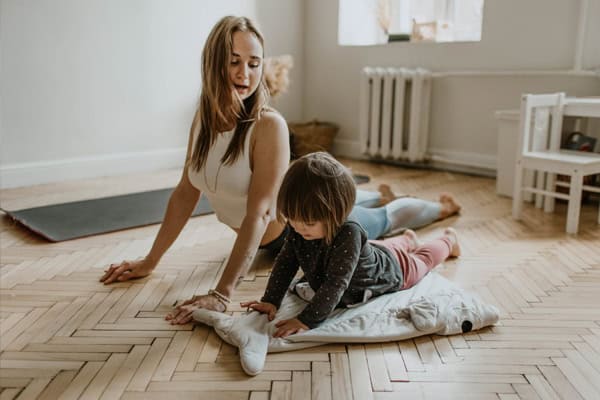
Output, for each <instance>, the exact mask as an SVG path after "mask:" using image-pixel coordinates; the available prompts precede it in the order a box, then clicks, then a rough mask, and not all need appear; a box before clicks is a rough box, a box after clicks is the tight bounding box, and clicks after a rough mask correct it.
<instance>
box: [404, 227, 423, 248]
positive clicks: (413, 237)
mask: <svg viewBox="0 0 600 400" xmlns="http://www.w3.org/2000/svg"><path fill="white" fill-rule="evenodd" d="M402 235H404V236H405V237H406V238H407V239H408V241H409V243H410V246H409V248H408V251H409V252H411V251H415V250H416V249H417V248H418V247H419V246H421V242H420V241H419V237H418V236H417V234H416V233H415V231H413V230H412V229H406V230H405V231H404V233H403V234H402Z"/></svg>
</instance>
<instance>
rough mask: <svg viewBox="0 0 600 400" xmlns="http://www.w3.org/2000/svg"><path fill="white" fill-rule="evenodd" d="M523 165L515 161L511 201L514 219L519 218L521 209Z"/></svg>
mask: <svg viewBox="0 0 600 400" xmlns="http://www.w3.org/2000/svg"><path fill="white" fill-rule="evenodd" d="M523 172H524V171H523V166H522V164H521V161H520V160H518V161H517V165H516V166H515V180H514V182H513V203H512V216H513V218H514V219H516V220H519V219H521V211H522V209H523V188H522V186H523Z"/></svg>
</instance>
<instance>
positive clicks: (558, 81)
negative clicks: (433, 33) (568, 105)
mask: <svg viewBox="0 0 600 400" xmlns="http://www.w3.org/2000/svg"><path fill="white" fill-rule="evenodd" d="M580 1H581V0H580ZM580 1H564V0H528V1H520V0H486V1H485V6H484V7H485V8H484V21H483V34H482V41H481V42H470V43H443V44H442V43H406V42H404V43H402V42H397V43H392V44H387V45H380V46H368V47H360V46H359V47H348V46H339V45H338V44H337V16H338V2H337V1H327V2H323V1H320V0H308V3H307V5H306V10H305V13H306V14H305V15H306V23H305V41H306V43H307V45H306V51H305V59H306V68H305V77H304V81H305V95H304V117H305V119H312V118H318V119H323V120H329V121H333V122H336V123H338V124H340V126H341V130H340V133H339V137H338V139H337V140H336V146H335V152H336V153H337V154H344V155H348V156H353V157H359V156H360V153H359V131H358V115H359V109H358V107H359V83H358V80H359V76H360V71H361V69H362V68H363V67H365V66H407V67H417V66H420V67H425V68H428V69H430V70H432V71H433V72H434V73H436V76H437V77H436V78H435V79H434V84H433V92H432V116H431V121H430V127H431V137H430V142H429V143H430V151H431V152H432V153H433V154H434V155H436V156H437V157H438V158H444V159H446V160H447V161H450V164H452V162H456V164H460V165H472V166H474V167H481V168H484V169H494V168H495V163H496V143H497V138H496V122H495V120H494V111H495V110H500V109H510V108H518V106H519V99H520V94H521V93H523V92H528V91H531V92H544V91H557V90H564V91H567V93H568V94H569V95H591V94H595V95H600V79H599V78H598V76H587V77H579V76H576V74H572V73H570V72H565V71H571V70H572V69H573V68H574V65H575V58H576V57H575V54H576V47H577V35H578V26H579V25H580V24H579V16H580V8H579V6H580ZM588 1H589V3H588V9H587V13H586V15H585V18H586V20H587V24H586V32H585V36H584V41H583V42H582V43H583V46H582V50H583V55H582V57H581V59H582V67H583V68H584V69H595V68H600V45H599V44H598V43H599V42H598V39H597V38H598V37H600V25H599V24H598V23H597V21H598V20H600V0H588ZM506 70H509V71H514V72H515V73H514V74H510V73H509V74H505V73H504V72H502V71H506ZM464 71H473V73H466V74H463V73H461V72H464ZM495 71H496V72H495ZM536 71H537V72H536ZM481 73H483V75H482V74H481Z"/></svg>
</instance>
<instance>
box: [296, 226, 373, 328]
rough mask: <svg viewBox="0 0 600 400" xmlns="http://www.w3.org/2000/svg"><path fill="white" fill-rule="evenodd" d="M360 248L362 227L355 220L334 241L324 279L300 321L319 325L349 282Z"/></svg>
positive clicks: (338, 300)
mask: <svg viewBox="0 0 600 400" xmlns="http://www.w3.org/2000/svg"><path fill="white" fill-rule="evenodd" d="M361 248H362V237H361V228H360V227H359V226H358V225H356V224H347V225H344V226H343V227H342V229H341V230H340V232H339V233H338V234H337V235H336V237H335V239H334V241H333V243H332V248H331V252H330V254H329V260H328V262H327V264H326V265H325V268H326V278H325V281H324V282H323V283H322V284H321V286H320V287H319V289H318V290H317V291H316V293H315V296H314V297H313V299H312V301H311V303H310V304H309V305H308V306H307V307H306V308H305V309H304V311H302V312H301V313H300V315H298V319H299V320H300V322H302V323H303V324H305V325H306V326H308V327H310V328H316V327H317V326H319V325H320V324H321V323H322V322H323V321H324V320H325V319H326V318H327V317H328V316H329V314H331V312H332V311H333V310H334V309H335V307H336V306H337V305H338V304H339V302H340V299H341V298H342V295H343V294H344V292H345V291H346V289H347V288H348V286H349V285H350V280H351V279H352V275H354V270H355V269H356V266H357V265H358V260H359V257H360V251H361Z"/></svg>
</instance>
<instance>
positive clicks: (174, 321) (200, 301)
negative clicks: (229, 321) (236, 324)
mask: <svg viewBox="0 0 600 400" xmlns="http://www.w3.org/2000/svg"><path fill="white" fill-rule="evenodd" d="M199 308H206V309H207V310H213V311H219V312H225V305H224V304H223V303H221V302H220V301H219V300H218V299H217V298H216V297H215V296H210V295H208V294H205V295H201V296H194V297H192V298H191V299H189V300H186V301H184V302H183V303H181V304H180V305H178V306H177V307H175V309H174V310H173V311H171V312H170V313H169V314H167V316H166V317H165V319H166V320H167V321H170V322H171V325H183V324H187V323H188V322H190V321H192V319H193V318H192V313H193V312H194V311H196V310H197V309H199Z"/></svg>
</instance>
